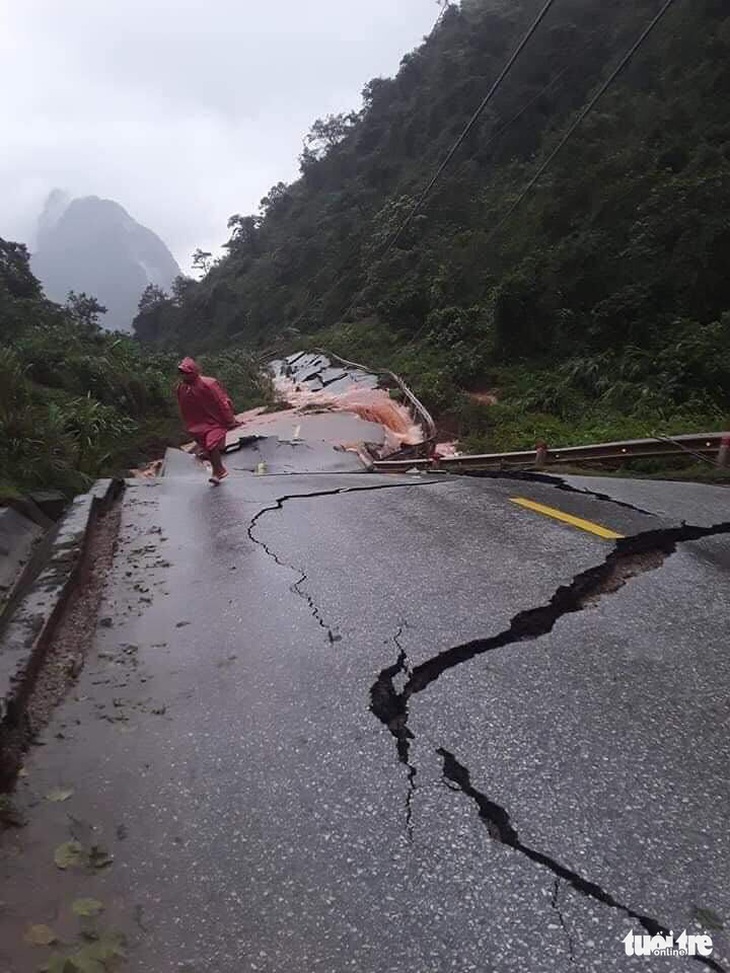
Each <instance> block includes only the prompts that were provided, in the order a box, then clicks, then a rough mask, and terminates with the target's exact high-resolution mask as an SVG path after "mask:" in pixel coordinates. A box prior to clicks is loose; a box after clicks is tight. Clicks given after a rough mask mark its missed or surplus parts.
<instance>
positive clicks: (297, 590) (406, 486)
mask: <svg viewBox="0 0 730 973" xmlns="http://www.w3.org/2000/svg"><path fill="white" fill-rule="evenodd" d="M441 482H442V481H441V480H432V481H428V482H424V483H375V484H373V485H372V486H362V487H357V486H352V487H335V488H334V489H332V490H313V491H312V492H311V493H289V494H285V495H284V496H282V497H277V499H276V501H275V502H274V503H273V504H271V505H270V506H268V507H262V509H261V510H259V512H258V513H257V514H256V515H255V516H254V517H252V518H251V520H250V522H249V525H248V528H247V531H246V533H247V534H248V536H249V538H250V540H251V541H252V542H253V543H254V544H256V545H257V546H258V547H262V548H263V549H264V551H265V552H266V554H268V556H269V557H270V558H271V559H272V560H273V561H275V562H276V564H278V565H279V567H281V568H286V569H287V570H289V571H294V572H295V573H298V574H299V578H297V580H296V581H295V582H294V583H293V584H292V585H290V591H291V592H292V593H293V594H295V595H297V596H298V597H299V598H302V599H303V600H304V601H305V602H306V603H307V605H308V606H309V610H310V612H311V614H312V617H313V618H314V619H316V621H317V624H318V625H319V626H320V628H322V629H323V630H324V631H325V633H326V634H327V638H328V640H329V642H330V644H334V643H335V642H339V641H341V636H340V635H338V634H337V633H336V632H334V631H333V630H332V628H331V627H330V626H329V625H328V624H327V623H326V622H325V620H324V619H323V618H322V613H321V612H320V610H319V608H318V607H317V605H316V603H315V601H314V599H313V598H312V596H311V595H310V594H308V593H307V592H306V591H304V590H303V589H302V587H301V586H302V585H303V584H304V582H305V581H306V580H307V573H306V571H303V570H302V568H299V567H297V566H296V565H294V564H290V563H289V562H288V561H282V560H281V558H280V557H279V556H278V555H277V553H276V552H275V551H273V550H272V549H271V548H270V547H269V545H268V544H267V543H266V542H265V541H263V540H261V539H259V538H258V537H256V536H255V535H254V531H255V528H256V525H257V523H258V522H259V520H260V519H261V518H262V517H263V516H265V515H266V514H269V513H276V512H278V511H280V510H282V509H283V507H284V504H285V503H288V502H289V501H292V500H312V499H315V498H318V497H334V496H338V495H339V494H344V493H372V492H373V491H374V490H399V489H400V490H410V489H412V488H413V487H425V486H436V485H439V484H440V483H441Z"/></svg>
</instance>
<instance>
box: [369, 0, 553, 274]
mask: <svg viewBox="0 0 730 973" xmlns="http://www.w3.org/2000/svg"><path fill="white" fill-rule="evenodd" d="M554 3H555V0H546V3H545V5H544V6H543V8H542V10H541V11H540V13H539V14H538V15H537V17H536V18H535V20H534V22H533V24H532V26H531V27H530V28H529V30H528V31H527V33H526V34H525V35H524V37H523V38H522V40H521V41H520V42H519V44H518V45H517V47H516V48H515V50H514V51H513V52H512V55H511V57H510V58H509V60H508V61H507V63H506V64H505V66H504V67H503V68H502V71H501V72H500V74H499V76H498V77H497V79H496V81H495V82H494V84H493V85H492V87H491V88H490V89H489V91H488V92H487V94H486V95H485V96H484V98H483V99H482V101H481V103H480V104H479V107H478V108H477V109H476V111H475V112H474V114H473V115H472V116H471V118H470V119H469V121H468V122H467V124H466V126H465V127H464V129H463V131H462V132H461V134H460V135H459V137H458V138H457V140H456V141H455V142H454V144H453V145H452V146H451V148H450V149H449V151H448V153H447V154H446V157H445V158H444V160H443V161H442V162H441V164H440V166H439V167H438V169H437V170H436V172H435V173H434V174H433V176H432V178H431V180H430V181H429V183H428V184H427V186H426V187H425V189H424V190H423V191H422V192H421V195H420V196H419V197H418V199H417V200H416V202H415V204H414V205H413V207H412V208H411V210H410V212H409V213H408V215H407V216H406V218H405V219H404V220H403V222H402V223H401V225H400V226H399V227H398V229H397V230H396V231H395V234H394V235H393V237H392V239H391V240H390V242H389V243H388V245H387V247H386V248H385V250H384V252H383V254H382V256H383V257H385V256H386V254H387V253H389V251H390V250H391V249H392V248H393V247H394V246H395V244H396V242H397V241H398V239H399V238H400V236H401V234H402V233H403V231H404V230H405V229H406V227H407V226H408V225H409V223H410V222H411V220H412V219H413V217H414V216H415V215H416V213H417V212H418V211H419V209H420V208H421V206H422V205H423V203H424V202H425V201H426V198H427V196H428V195H429V193H430V192H431V190H432V189H433V187H434V186H435V185H436V183H437V182H438V180H439V179H440V178H441V174H442V173H443V171H444V170H445V169H446V167H447V166H448V164H449V163H450V162H451V160H452V159H453V157H454V156H455V155H456V152H457V151H458V149H459V148H460V146H461V144H462V143H463V142H464V140H465V139H466V137H467V135H468V134H469V133H470V132H471V130H472V129H473V128H474V126H475V125H476V123H477V121H478V120H479V117H480V116H481V114H482V112H483V111H484V109H485V108H486V107H487V105H488V104H489V103H490V102H491V101H492V99H493V98H494V96H495V95H496V93H497V91H498V90H499V88H500V87H501V86H502V82H503V81H504V79H505V78H506V77H507V75H508V74H509V72H510V70H511V69H512V66H513V65H514V63H515V61H516V60H517V58H518V57H519V56H520V54H521V53H522V51H523V50H524V48H525V47H526V46H527V44H528V42H529V41H530V39H531V38H532V35H533V34H534V33H535V31H536V30H537V28H538V27H539V26H540V24H541V23H542V22H543V20H544V19H545V17H546V16H547V14H548V12H549V10H550V8H551V7H552V6H553V4H554Z"/></svg>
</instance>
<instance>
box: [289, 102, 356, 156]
mask: <svg viewBox="0 0 730 973" xmlns="http://www.w3.org/2000/svg"><path fill="white" fill-rule="evenodd" d="M358 120H359V116H358V115H357V113H356V112H348V113H343V114H340V115H327V116H326V117H325V118H318V119H317V120H316V121H315V123H314V124H313V125H312V127H311V129H310V130H309V132H308V133H307V135H305V136H304V151H303V152H302V155H301V157H300V162H301V164H302V166H303V167H306V166H307V165H309V164H311V163H312V162H318V161H319V160H320V159H323V158H324V157H325V156H326V155H327V154H328V153H329V152H331V150H332V149H333V148H335V146H337V145H339V144H340V142H342V141H343V139H345V138H347V136H348V135H349V133H350V132H351V131H352V128H353V126H354V125H355V124H356V123H357V122H358Z"/></svg>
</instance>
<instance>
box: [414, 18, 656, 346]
mask: <svg viewBox="0 0 730 973" xmlns="http://www.w3.org/2000/svg"><path fill="white" fill-rule="evenodd" d="M673 3H674V0H665V3H664V4H663V6H662V7H661V9H660V10H659V12H658V13H657V14H656V16H655V17H654V18H653V19H652V20H651V21H650V22H649V24H648V25H647V26H646V27H645V28H644V30H643V31H642V33H641V34H640V36H639V38H638V39H637V40H636V41H635V42H634V43H633V44H632V46H631V47H630V48H629V50H628V51H627V52H626V54H624V56H623V57H622V58H621V60H620V61H619V63H618V64H617V66H616V67H615V68H614V70H613V71H612V72H611V74H610V75H609V77H608V78H607V79H606V81H604V83H603V84H602V85H601V87H600V88H599V89H598V91H597V92H596V94H595V95H594V96H593V98H591V100H590V101H589V102H588V104H587V105H586V106H585V108H583V110H582V111H581V112H580V114H579V115H578V116H577V117H576V119H575V120H574V121H573V123H572V125H571V126H570V128H569V129H568V131H567V132H566V133H565V135H564V136H563V138H562V139H561V140H560V142H558V144H557V146H556V147H555V148H554V149H553V151H552V152H551V153H550V155H549V156H548V157H547V159H545V161H544V162H543V163H542V165H541V166H540V167H539V169H538V170H537V172H536V173H535V175H534V176H533V177H532V179H531V180H530V181H529V183H528V184H527V186H525V188H524V189H523V191H522V192H521V193H520V195H519V196H518V197H517V199H516V200H515V201H514V203H513V204H512V205H511V206H510V208H509V209H508V210H507V212H506V213H505V214H504V216H503V217H502V218H501V219H500V220H499V222H498V223H496V224H495V225H494V227H492V230H491V231H490V233H489V234H488V235H487V238H486V240H485V241H484V242H485V244H487V243H489V242H490V241H491V240H492V239H493V238H494V237H495V236H496V235H497V233H498V232H499V230H500V229H501V228H502V227H503V226H504V224H505V223H506V222H507V220H508V219H509V218H510V216H511V215H512V214H513V213H514V211H515V210H516V209H517V207H518V206H519V205H520V203H522V201H523V200H524V199H525V197H526V196H527V195H528V193H529V192H530V190H531V189H532V188H533V187H534V186H535V184H536V183H537V181H538V180H539V179H540V177H541V176H542V175H543V173H544V172H545V170H546V169H547V168H548V166H549V165H550V163H551V162H552V161H553V159H555V157H556V156H557V155H558V153H559V152H560V151H561V150H562V149H563V147H564V146H565V145H566V143H567V142H568V140H569V139H570V137H571V136H572V135H573V133H574V132H575V131H576V129H577V128H578V126H579V125H580V124H581V123H582V122H583V121H584V120H585V119H586V118H587V116H588V115H589V114H590V113H591V111H593V109H594V108H595V106H596V105H597V104H598V102H599V100H600V99H601V98H602V97H603V95H605V93H606V92H607V91H608V89H609V88H610V87H611V85H612V84H613V82H614V81H615V80H616V78H617V77H618V76H619V74H621V72H622V71H623V70H624V68H625V67H626V65H627V64H628V63H629V61H630V60H631V59H632V58H633V56H634V55H635V54H636V52H637V51H638V50H639V48H640V47H641V46H642V45H643V43H644V41H645V40H646V39H647V38H648V37H649V35H650V34H651V32H652V31H653V30H654V28H655V27H656V26H657V24H658V23H659V22H660V21H661V20H662V18H663V17H664V15H665V14H666V13H667V11H668V10H669V8H670V7H671V6H672V4H673ZM422 332H423V328H421V329H420V331H418V332H416V334H415V335H414V337H413V338H411V339H410V340H409V341H408V343H407V344H406V345H405V347H406V348H407V347H408V346H409V345H410V344H411V343H412V342H413V341H414V340H415V338H417V337H418V336H419V334H421V333H422ZM490 340H491V339H489V338H487V339H486V340H485V341H482V342H480V343H479V344H478V345H476V346H475V347H474V348H473V349H472V355H478V354H480V352H481V350H482V349H483V348H484V347H485V345H486V344H487V343H488V342H489V341H490Z"/></svg>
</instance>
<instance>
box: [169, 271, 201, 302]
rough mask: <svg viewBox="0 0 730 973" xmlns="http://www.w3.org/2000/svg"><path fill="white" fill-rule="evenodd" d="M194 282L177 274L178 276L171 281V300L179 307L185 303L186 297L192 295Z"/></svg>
mask: <svg viewBox="0 0 730 973" xmlns="http://www.w3.org/2000/svg"><path fill="white" fill-rule="evenodd" d="M195 284H196V282H195V281H194V280H193V278H192V277H185V275H184V274H178V276H177V277H176V278H175V280H173V282H172V286H171V288H170V290H171V291H172V300H173V302H174V303H175V304H177V305H180V304H182V303H183V301H185V299H186V298H187V297H189V295H190V294H191V293H192V291H193V289H194V288H195Z"/></svg>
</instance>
